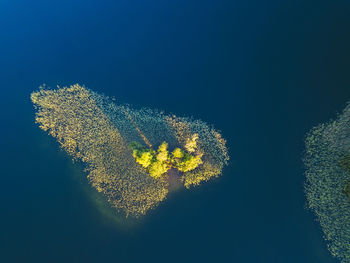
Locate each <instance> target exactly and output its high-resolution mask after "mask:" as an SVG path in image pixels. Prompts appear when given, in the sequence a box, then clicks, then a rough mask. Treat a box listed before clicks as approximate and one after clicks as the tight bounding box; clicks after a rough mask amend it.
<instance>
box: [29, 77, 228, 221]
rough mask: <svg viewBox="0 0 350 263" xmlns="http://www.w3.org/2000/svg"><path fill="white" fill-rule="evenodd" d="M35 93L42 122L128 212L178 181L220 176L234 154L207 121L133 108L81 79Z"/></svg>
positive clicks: (142, 210)
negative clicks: (99, 91) (96, 90)
mask: <svg viewBox="0 0 350 263" xmlns="http://www.w3.org/2000/svg"><path fill="white" fill-rule="evenodd" d="M31 100H32V102H33V104H34V106H35V108H36V110H37V112H36V118H35V120H36V122H37V123H38V124H39V127H40V128H41V129H43V130H44V131H47V132H48V133H49V134H50V135H51V136H53V137H55V138H56V139H57V141H58V142H59V143H60V145H61V147H62V149H64V150H65V151H66V152H67V153H68V154H69V155H71V156H72V158H73V159H75V160H79V161H81V162H83V163H84V164H85V167H86V171H87V177H88V179H89V182H90V183H91V185H92V186H93V187H94V188H96V189H97V190H98V191H99V192H101V193H103V194H104V195H105V196H106V197H107V199H108V202H109V203H110V204H111V205H112V206H113V207H115V208H116V209H118V210H121V211H124V212H125V214H126V215H127V216H128V215H132V216H135V217H138V216H141V215H144V214H146V212H147V211H148V210H149V209H152V208H154V207H156V206H157V205H158V204H159V202H161V201H162V200H164V199H165V198H166V196H167V194H168V192H169V191H171V190H173V189H177V188H178V185H179V182H180V183H182V184H183V185H184V186H185V187H186V188H190V187H191V186H197V185H199V184H200V183H201V182H205V181H208V180H210V179H212V178H215V177H217V176H219V175H220V174H221V172H222V169H223V167H224V166H225V165H227V162H228V160H229V156H228V151H227V148H226V142H225V140H224V139H223V138H222V137H221V134H220V133H219V132H217V131H216V130H214V129H213V128H212V127H210V126H209V125H207V124H206V123H205V122H202V121H200V120H193V119H191V118H185V117H177V116H175V115H165V114H164V113H163V112H160V111H157V110H152V109H148V108H142V109H133V108H131V107H130V106H129V105H125V104H117V103H116V100H115V99H113V98H109V97H107V96H104V95H100V94H97V93H95V92H93V91H91V90H88V89H87V88H85V87H83V86H80V85H78V84H76V85H72V86H70V87H62V88H60V87H58V88H57V89H49V88H46V87H41V88H40V90H39V91H36V92H33V93H32V94H31ZM169 149H171V150H169ZM174 185H176V187H174Z"/></svg>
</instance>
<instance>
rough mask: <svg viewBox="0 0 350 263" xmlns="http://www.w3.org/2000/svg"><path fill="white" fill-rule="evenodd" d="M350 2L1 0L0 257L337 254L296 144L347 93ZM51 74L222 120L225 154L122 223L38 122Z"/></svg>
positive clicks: (217, 258) (314, 258) (253, 258)
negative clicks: (308, 191)
mask: <svg viewBox="0 0 350 263" xmlns="http://www.w3.org/2000/svg"><path fill="white" fill-rule="evenodd" d="M349 12H350V3H349V2H348V1H345V0H339V1H323V0H320V1H311V0H297V1H277V0H275V1H272V0H268V1H257V0H248V1H232V0H220V1H206V0H204V1H203V0H201V1H192V0H187V1H185V0H176V1H160V0H155V1H126V0H124V1H92V0H85V1H24V0H18V1H16V0H7V1H1V3H0V89H1V102H0V110H1V118H2V121H1V129H0V138H1V139H0V141H1V146H0V149H1V150H0V160H1V171H0V179H1V181H0V186H1V190H0V202H1V209H0V211H1V212H0V262H6V263H7V262H152V263H155V262H244V263H245V262H252V263H257V262H267V263H272V262H277V263H280V262H281V263H284V262H291V263H295V262H298V263H302V262H306V263H310V262H318V263H322V262H325V263H326V262H327V263H331V262H337V260H335V259H333V258H332V257H331V256H330V254H329V252H328V251H327V249H326V243H325V242H324V241H323V239H322V232H321V229H320V227H319V226H318V224H317V222H315V217H314V215H312V214H311V213H310V212H309V211H308V210H306V209H305V197H304V193H303V181H304V177H303V171H304V168H303V163H302V160H301V157H302V153H303V149H304V144H303V140H304V136H305V133H306V132H307V131H308V130H309V129H310V128H312V127H313V126H314V125H316V124H318V123H320V122H324V121H327V120H329V119H330V118H334V117H335V116H336V114H337V112H340V111H341V110H342V108H343V107H344V106H345V103H346V101H348V100H349V99H350V74H349V70H350V49H349V47H350V35H349V28H350V16H349ZM43 83H46V84H47V85H49V86H56V85H57V84H58V85H69V84H74V83H79V84H84V85H86V86H87V87H88V88H90V89H92V90H94V91H97V92H101V93H105V94H107V95H111V96H115V97H116V98H118V99H119V101H121V102H125V103H131V104H133V105H135V106H140V107H141V106H147V107H152V108H159V109H163V110H165V111H166V112H168V113H170V112H173V113H175V114H177V115H185V116H188V115H193V116H194V117H195V118H200V119H202V120H204V121H207V122H208V123H212V124H213V125H214V126H215V127H216V128H218V129H220V130H221V131H222V133H223V136H224V137H225V138H226V139H227V141H228V146H229V147H230V155H231V162H230V166H229V167H227V169H225V170H224V173H223V176H222V177H221V178H219V179H217V180H215V181H213V182H210V183H207V184H204V185H203V186H201V187H199V188H196V189H194V190H192V191H183V192H179V193H176V194H174V195H172V196H170V197H169V198H168V199H167V201H165V202H164V203H162V204H161V205H160V206H159V207H158V208H157V209H156V210H154V211H152V212H151V213H150V214H149V215H148V216H146V217H145V218H144V219H143V220H142V222H141V223H138V224H137V225H136V226H129V225H128V224H127V223H125V222H119V219H118V220H117V219H113V217H110V211H109V210H108V207H104V204H103V200H100V199H98V197H96V196H95V195H94V192H93V191H91V189H89V187H88V186H87V185H86V182H85V181H84V180H83V179H82V178H84V176H85V174H84V172H83V170H82V169H81V168H82V167H81V166H80V164H78V163H76V164H72V162H71V160H70V159H69V157H67V156H66V155H65V153H64V152H62V151H60V150H59V148H58V145H57V143H56V142H55V141H54V140H53V139H52V138H50V137H49V136H47V135H46V134H45V133H44V132H43V131H41V130H40V129H39V128H38V127H37V125H36V124H35V123H34V110H33V107H32V104H31V102H30V100H29V95H30V93H31V92H32V91H33V90H36V89H37V88H38V86H39V85H41V84H43ZM106 211H107V212H106ZM116 221H118V222H116Z"/></svg>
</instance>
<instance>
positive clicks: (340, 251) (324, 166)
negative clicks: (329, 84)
mask: <svg viewBox="0 0 350 263" xmlns="http://www.w3.org/2000/svg"><path fill="white" fill-rule="evenodd" d="M304 162H305V166H306V183H305V193H306V197H307V203H308V207H309V208H310V209H311V210H312V211H313V212H315V214H316V215H317V219H318V221H319V223H320V225H321V227H322V230H323V232H324V238H325V240H326V241H327V245H328V248H329V250H330V252H331V253H332V255H334V256H335V257H337V258H338V259H340V260H341V262H343V263H350V105H348V106H347V107H346V108H345V110H344V111H343V113H342V114H340V115H339V116H338V117H337V119H335V120H332V121H329V122H328V123H325V124H320V125H318V126H317V127H315V128H313V129H312V130H311V131H310V132H309V133H308V135H307V137H306V152H305V158H304Z"/></svg>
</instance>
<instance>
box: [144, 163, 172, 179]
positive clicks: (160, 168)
mask: <svg viewBox="0 0 350 263" xmlns="http://www.w3.org/2000/svg"><path fill="white" fill-rule="evenodd" d="M168 170H169V168H168V166H167V164H166V163H164V162H162V161H159V160H157V161H155V162H153V163H152V164H151V166H150V168H149V174H150V176H152V177H153V178H156V179H158V178H160V177H161V176H162V175H163V174H164V173H166V172H167V171H168Z"/></svg>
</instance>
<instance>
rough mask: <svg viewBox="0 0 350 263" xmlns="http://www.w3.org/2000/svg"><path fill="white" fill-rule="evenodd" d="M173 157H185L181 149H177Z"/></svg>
mask: <svg viewBox="0 0 350 263" xmlns="http://www.w3.org/2000/svg"><path fill="white" fill-rule="evenodd" d="M172 155H173V157H174V158H178V159H181V158H182V157H184V153H183V151H182V150H181V149H180V148H175V150H174V151H173V152H172Z"/></svg>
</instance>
